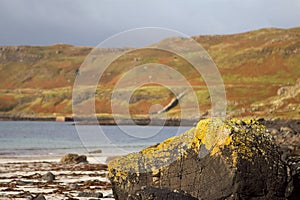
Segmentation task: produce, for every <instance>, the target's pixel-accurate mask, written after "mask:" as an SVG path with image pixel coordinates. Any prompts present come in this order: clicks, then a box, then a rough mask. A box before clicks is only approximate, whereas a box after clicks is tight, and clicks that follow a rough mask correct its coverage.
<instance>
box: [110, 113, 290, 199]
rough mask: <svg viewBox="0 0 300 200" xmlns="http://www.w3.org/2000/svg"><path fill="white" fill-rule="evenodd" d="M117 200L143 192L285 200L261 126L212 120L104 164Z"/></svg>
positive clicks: (282, 177) (280, 170) (282, 169)
mask: <svg viewBox="0 0 300 200" xmlns="http://www.w3.org/2000/svg"><path fill="white" fill-rule="evenodd" d="M108 170H109V174H108V177H109V179H110V181H111V183H112V187H113V193H114V196H115V198H116V199H117V200H126V199H127V197H128V196H129V195H135V193H136V191H139V190H141V189H142V188H143V187H144V186H149V187H155V188H167V189H169V190H171V191H174V190H177V191H184V192H186V193H188V194H190V195H192V196H193V197H195V198H198V199H252V200H258V199H273V200H276V199H285V189H286V186H287V170H286V166H285V165H284V163H283V162H282V161H281V159H280V151H279V147H278V146H277V145H276V144H275V143H274V141H273V139H272V137H271V136H270V135H269V133H268V131H267V130H266V128H265V126H263V125H261V124H260V123H259V122H258V121H255V120H252V119H243V120H237V119H232V120H226V121H223V120H221V119H217V118H211V119H206V120H202V121H200V122H199V123H198V124H197V126H196V127H194V128H192V129H190V130H188V131H187V132H185V133H183V134H181V135H179V136H175V137H172V138H169V139H167V140H165V141H163V142H162V143H160V144H157V145H153V146H150V147H148V148H145V149H143V150H141V151H140V152H136V153H131V154H128V155H127V156H122V157H119V158H116V159H114V160H112V161H110V162H109V163H108Z"/></svg>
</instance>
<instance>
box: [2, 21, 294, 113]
mask: <svg viewBox="0 0 300 200" xmlns="http://www.w3.org/2000/svg"><path fill="white" fill-rule="evenodd" d="M193 38H194V39H195V40H196V41H197V42H199V43H200V44H201V45H202V46H203V47H204V48H205V49H206V50H207V52H208V53H209V55H210V56H211V57H212V59H213V60H214V62H215V63H216V65H217V66H218V68H219V70H220V72H221V74H222V78H223V81H224V83H225V86H226V93H227V100H228V115H230V116H247V115H255V116H269V117H274V116H278V117H284V118H296V117H299V115H300V113H299V112H300V108H299V104H300V95H299V93H297V95H296V96H293V97H292V98H282V99H283V100H282V101H283V102H282V103H280V104H278V105H280V106H277V107H276V109H270V110H268V109H267V108H265V107H264V106H263V105H264V103H266V102H265V100H266V99H268V100H269V102H273V101H272V100H270V99H274V102H275V100H276V99H278V94H277V91H278V90H279V89H280V88H282V87H285V86H293V85H295V84H296V81H297V79H298V78H299V77H300V28H299V27H297V28H291V29H275V28H268V29H261V30H255V31H250V32H245V33H240V34H231V35H204V36H194V37H193ZM162 42H163V41H162ZM91 50H92V47H80V46H72V45H67V44H55V45H51V46H2V47H0V80H1V82H0V114H1V115H20V116H23V115H32V116H49V115H55V114H56V115H70V114H71V113H72V103H71V98H72V86H73V83H74V80H75V77H76V70H77V69H78V68H79V67H80V65H81V63H82V62H83V60H84V59H85V57H86V56H87V55H88V54H89V53H90V51H91ZM114 50H121V51H125V50H126V49H125V48H115V49H109V48H108V49H103V53H104V54H105V53H109V52H111V51H114ZM148 62H156V63H162V64H165V65H168V66H171V67H173V68H174V69H176V70H178V71H179V72H180V73H182V74H183V75H184V76H185V77H188V80H189V81H190V83H191V84H192V85H193V86H194V90H195V91H196V94H197V96H198V98H199V103H200V107H201V111H202V112H203V113H205V112H206V111H208V113H209V111H210V99H209V94H208V91H207V89H206V87H205V83H204V81H203V80H202V79H201V78H199V77H198V76H197V75H195V73H194V70H193V69H192V68H191V66H189V64H188V63H187V62H186V61H184V60H182V59H181V58H177V57H176V58H175V57H174V55H171V54H169V53H167V52H159V54H153V52H150V51H149V50H136V51H132V52H131V53H130V55H126V56H123V57H122V58H120V59H118V60H117V61H116V62H114V63H113V64H112V65H111V67H110V68H109V69H108V70H107V73H105V74H104V76H103V77H102V80H101V81H102V83H103V84H102V86H99V89H98V90H97V94H96V111H97V113H101V114H109V113H111V109H110V99H109V97H110V94H111V91H112V89H113V86H114V85H115V83H116V81H117V80H118V78H120V77H121V76H122V74H123V73H124V72H126V69H125V68H124V66H137V65H140V64H145V63H148ZM124 70H125V71H124ZM146 89H152V92H151V90H149V91H148V92H145V90H146ZM173 97H174V95H173V94H172V93H171V92H169V91H167V90H166V88H164V87H160V86H145V87H144V88H140V89H137V90H136V91H135V93H134V95H133V97H132V101H131V103H130V112H131V113H132V114H134V115H139V114H141V115H145V114H147V113H148V111H149V108H150V107H151V105H152V104H153V103H155V104H156V103H162V104H163V105H166V104H167V103H168V102H169V101H170V100H171V99H172V98H173ZM187 98H188V97H187ZM279 99H280V98H279ZM89 100H90V99H82V102H80V103H81V104H82V106H83V107H84V104H87V103H90V102H89ZM276 102H277V101H276ZM258 105H259V106H258ZM191 109H192V108H191ZM179 113H180V112H179V107H178V106H177V107H175V109H174V110H171V111H170V112H169V115H170V117H177V116H179Z"/></svg>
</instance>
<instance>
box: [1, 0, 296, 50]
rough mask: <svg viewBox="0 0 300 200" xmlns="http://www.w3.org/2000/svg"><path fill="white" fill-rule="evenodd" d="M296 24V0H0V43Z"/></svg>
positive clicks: (82, 41)
mask: <svg viewBox="0 0 300 200" xmlns="http://www.w3.org/2000/svg"><path fill="white" fill-rule="evenodd" d="M296 26H300V0H186V1H183V0H148V1H146V0H118V1H117V0H43V1H41V0H0V28H1V29H0V45H49V44H54V43H68V44H73V45H90V46H95V45H97V44H98V43H100V42H101V41H103V40H104V39H106V38H108V37H110V36H112V35H114V34H117V33H119V32H121V31H125V30H128V29H133V28H141V27H163V28H170V29H174V30H177V31H180V32H182V33H185V34H187V35H203V34H229V33H238V32H244V31H248V30H254V29H259V28H265V27H278V28H289V27H296Z"/></svg>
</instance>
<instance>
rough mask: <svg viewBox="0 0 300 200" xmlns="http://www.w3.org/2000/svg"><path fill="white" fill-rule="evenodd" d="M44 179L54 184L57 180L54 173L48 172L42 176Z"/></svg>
mask: <svg viewBox="0 0 300 200" xmlns="http://www.w3.org/2000/svg"><path fill="white" fill-rule="evenodd" d="M42 179H43V180H45V181H47V182H52V181H54V180H55V175H54V174H53V173H52V172H47V173H46V174H45V175H43V176H42Z"/></svg>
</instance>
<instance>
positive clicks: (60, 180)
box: [0, 156, 114, 200]
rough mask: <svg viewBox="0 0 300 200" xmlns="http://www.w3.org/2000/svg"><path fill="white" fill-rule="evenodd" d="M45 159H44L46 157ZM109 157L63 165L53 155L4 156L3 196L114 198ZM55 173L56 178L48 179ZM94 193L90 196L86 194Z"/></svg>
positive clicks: (1, 167)
mask: <svg viewBox="0 0 300 200" xmlns="http://www.w3.org/2000/svg"><path fill="white" fill-rule="evenodd" d="M42 159H43V160H42ZM105 160H106V158H105V157H98V158H95V157H88V161H89V163H78V164H62V163H60V162H59V158H56V157H55V156H52V157H51V158H49V157H47V156H44V157H43V156H42V157H38V156H33V157H24V156H20V157H10V158H9V157H1V158H0V199H34V197H37V196H38V195H40V194H42V195H43V196H44V197H45V198H46V199H47V200H48V199H92V198H94V199H95V197H96V196H99V195H100V194H99V193H102V194H103V197H104V198H98V199H114V198H112V190H111V184H110V182H109V181H108V179H107V166H106V164H105V163H104V162H105ZM48 172H51V173H52V174H53V175H54V176H55V179H54V180H53V181H49V180H46V178H45V174H47V173H48ZM82 196H90V197H82Z"/></svg>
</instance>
